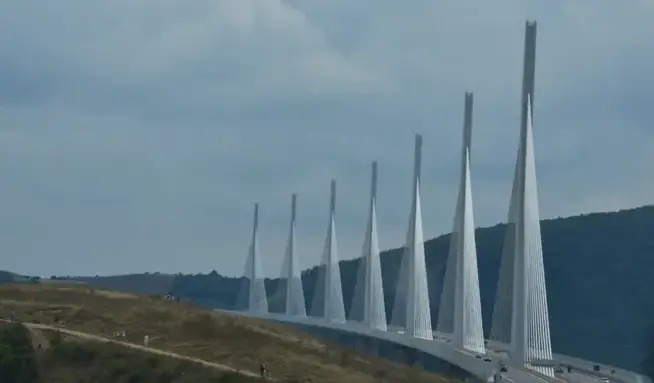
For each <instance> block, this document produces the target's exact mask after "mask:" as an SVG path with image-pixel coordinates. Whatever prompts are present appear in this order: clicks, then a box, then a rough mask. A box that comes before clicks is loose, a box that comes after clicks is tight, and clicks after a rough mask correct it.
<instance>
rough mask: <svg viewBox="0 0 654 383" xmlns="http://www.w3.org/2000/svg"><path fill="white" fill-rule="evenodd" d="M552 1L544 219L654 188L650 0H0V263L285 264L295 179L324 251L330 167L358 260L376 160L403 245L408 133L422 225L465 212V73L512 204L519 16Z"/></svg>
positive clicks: (40, 269) (484, 203) (611, 206)
mask: <svg viewBox="0 0 654 383" xmlns="http://www.w3.org/2000/svg"><path fill="white" fill-rule="evenodd" d="M527 19H535V20H537V21H538V53H537V65H536V67H537V73H536V96H535V104H536V105H535V122H534V129H535V133H534V134H535V147H536V156H537V161H538V164H537V165H538V177H539V182H540V185H539V194H540V202H541V216H542V217H545V218H547V217H556V216H569V215H575V214H579V213H584V212H592V211H608V210H616V209H620V208H628V207H636V206H640V205H643V204H649V203H651V202H652V201H653V200H654V152H653V151H652V148H653V147H654V131H653V129H652V122H651V121H653V120H654V108H652V102H653V101H654V97H653V96H652V89H654V75H653V74H652V73H653V69H652V68H654V23H652V20H654V2H652V1H651V0H624V1H616V0H565V1H564V0H554V1H553V0H538V1H536V0H532V1H525V0H495V1H488V0H441V1H434V0H430V1H427V0H412V1H397V0H358V1H352V0H329V1H326V0H287V1H281V0H194V1H178V0H140V1H133V0H113V1H98V0H95V1H93V0H57V1H41V2H39V3H38V6H37V5H35V4H34V3H33V2H30V1H17V0H0V197H1V198H0V268H1V269H10V270H13V271H17V272H22V273H29V274H39V275H50V274H112V273H126V272H139V271H162V272H177V271H181V272H207V271H209V270H211V269H216V270H218V271H219V272H221V273H224V274H228V275H237V274H241V273H242V271H243V270H242V269H243V265H244V257H245V255H246V253H247V249H248V246H249V240H250V235H251V233H250V230H251V219H252V204H253V203H254V202H260V203H261V233H260V238H261V250H262V256H263V257H264V258H265V259H264V264H265V270H266V273H267V275H269V276H275V275H276V274H278V273H279V269H280V267H281V258H282V255H283V252H284V246H285V241H286V236H287V230H288V219H289V213H290V212H289V207H290V194H291V193H292V192H297V193H299V205H298V209H299V211H298V247H299V251H300V256H301V257H302V260H301V263H302V266H303V267H309V266H312V265H314V264H315V263H316V262H318V260H319V258H320V253H321V251H322V245H323V240H324V235H325V229H326V225H327V213H328V211H327V210H328V203H329V201H328V199H329V196H328V194H329V182H330V179H332V178H335V179H337V180H338V197H337V230H338V238H339V250H340V251H339V252H340V257H341V258H342V259H347V258H354V257H357V256H359V254H360V252H361V246H362V242H363V234H364V229H365V219H366V217H365V215H366V204H367V202H366V200H367V197H368V188H369V186H368V184H369V178H370V173H369V172H370V162H371V161H372V160H378V161H379V166H380V174H379V177H380V186H379V197H378V198H379V200H378V217H379V230H380V243H381V247H382V248H389V247H395V246H398V245H401V243H402V241H403V238H404V235H405V230H406V225H407V223H408V213H409V205H410V190H411V185H410V182H411V179H410V178H411V171H412V170H411V162H412V150H413V140H414V134H415V133H422V134H423V135H424V158H423V159H424V164H423V175H424V178H423V185H422V197H423V217H424V228H425V235H426V237H434V236H437V235H440V234H442V233H445V232H449V231H450V229H451V223H452V217H453V209H454V208H453V206H454V202H455V197H456V196H455V193H456V190H455V186H456V182H455V181H456V177H457V172H458V167H457V165H456V164H457V158H458V151H459V147H460V143H461V126H462V120H463V95H464V91H466V90H468V91H473V92H474V93H475V115H474V121H475V125H474V132H473V163H472V177H473V179H472V182H473V188H474V192H473V194H474V197H475V201H474V202H475V214H476V222H477V224H478V225H480V226H487V225H492V224H495V223H497V222H499V221H503V220H505V217H506V215H507V208H508V200H509V190H510V184H511V177H512V171H513V166H514V161H515V156H516V150H517V143H518V128H519V127H518V125H519V124H518V122H519V100H520V81H521V75H522V74H521V71H522V53H523V41H524V23H525V21H526V20H527Z"/></svg>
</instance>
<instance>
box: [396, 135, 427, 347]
mask: <svg viewBox="0 0 654 383" xmlns="http://www.w3.org/2000/svg"><path fill="white" fill-rule="evenodd" d="M421 161H422V136H421V135H416V141H415V158H414V173H413V196H412V198H413V201H412V204H411V215H410V218H409V229H408V231H407V244H406V247H405V251H404V255H403V257H402V265H401V268H400V275H399V282H398V287H397V293H396V294H395V304H394V307H393V314H392V319H391V323H392V324H393V325H395V326H398V327H403V328H404V329H405V332H406V334H407V335H409V336H414V337H417V338H424V339H432V338H433V335H432V328H431V311H430V305H429V290H428V284H427V270H426V266H425V246H424V238H423V232H422V211H421V210H422V208H421V204H420V173H421Z"/></svg>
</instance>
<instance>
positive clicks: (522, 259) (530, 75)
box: [490, 22, 554, 376]
mask: <svg viewBox="0 0 654 383" xmlns="http://www.w3.org/2000/svg"><path fill="white" fill-rule="evenodd" d="M535 58H536V23H535V22H527V24H526V34H525V58H524V69H523V70H524V73H523V86H522V105H521V121H520V146H519V149H518V158H517V161H516V167H515V173H514V180H513V189H512V191H511V201H510V205H509V217H508V223H507V230H506V235H505V237H504V246H503V249H502V259H501V262H500V272H499V280H498V286H497V294H496V297H495V307H494V309H493V323H492V328H491V337H490V338H491V340H492V341H494V342H497V343H499V344H500V345H503V346H504V348H505V349H506V351H507V352H508V354H509V358H510V359H511V360H512V361H514V362H517V363H521V364H522V363H524V364H525V365H526V366H527V367H529V368H531V369H533V370H536V371H539V372H541V373H543V374H546V375H549V376H553V375H554V371H553V368H552V367H543V366H541V367H537V366H532V365H530V364H529V362H530V361H531V360H534V359H545V360H551V359H552V345H551V340H550V325H549V314H548V308H547V292H546V285H545V271H544V267H543V249H542V242H541V233H540V215H539V212H538V191H537V186H536V184H537V182H536V167H535V158H534V143H533V136H532V134H533V125H532V124H533V106H534V100H533V95H534V72H535Z"/></svg>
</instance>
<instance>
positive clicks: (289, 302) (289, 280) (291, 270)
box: [282, 194, 307, 317]
mask: <svg viewBox="0 0 654 383" xmlns="http://www.w3.org/2000/svg"><path fill="white" fill-rule="evenodd" d="M296 208H297V194H293V195H292V196H291V227H290V232H289V235H288V243H287V245H286V256H285V258H284V267H283V270H282V278H284V283H285V284H286V286H285V290H286V310H285V313H286V315H292V316H300V317H304V316H306V315H307V312H306V308H305V304H304V289H303V288H302V269H300V265H299V262H298V259H297V254H296V245H295V213H296Z"/></svg>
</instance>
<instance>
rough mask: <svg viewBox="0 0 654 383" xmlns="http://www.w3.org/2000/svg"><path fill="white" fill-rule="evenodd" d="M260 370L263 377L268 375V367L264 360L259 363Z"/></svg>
mask: <svg viewBox="0 0 654 383" xmlns="http://www.w3.org/2000/svg"><path fill="white" fill-rule="evenodd" d="M259 372H260V373H261V377H262V378H265V377H266V376H267V375H268V367H267V366H266V364H265V363H264V362H260V363H259Z"/></svg>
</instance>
